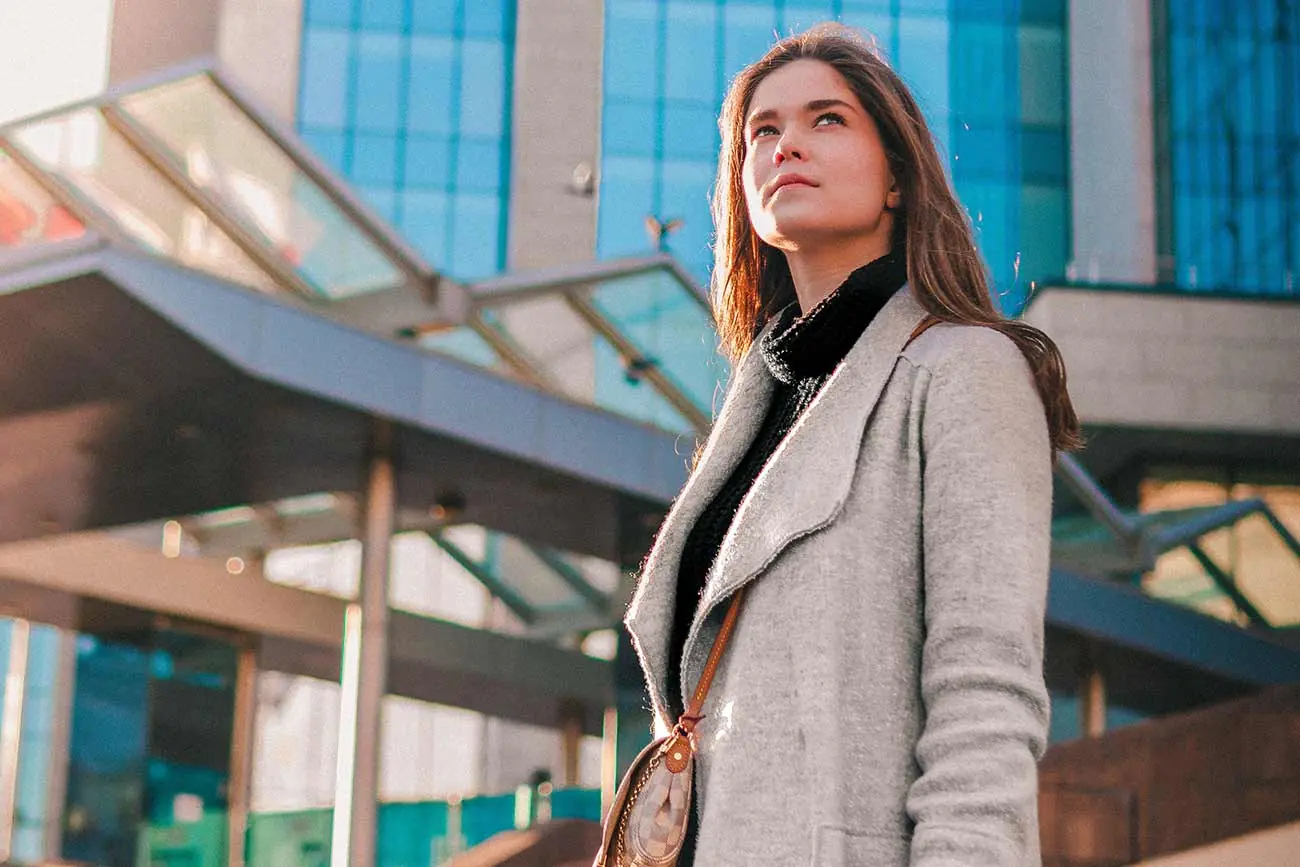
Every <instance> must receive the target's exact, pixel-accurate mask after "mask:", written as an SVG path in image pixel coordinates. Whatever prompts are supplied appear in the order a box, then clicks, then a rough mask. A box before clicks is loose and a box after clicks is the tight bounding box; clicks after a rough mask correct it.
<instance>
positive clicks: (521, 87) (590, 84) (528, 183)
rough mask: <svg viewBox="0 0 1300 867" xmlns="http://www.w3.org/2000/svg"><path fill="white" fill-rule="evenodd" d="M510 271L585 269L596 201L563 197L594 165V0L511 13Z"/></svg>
mask: <svg viewBox="0 0 1300 867" xmlns="http://www.w3.org/2000/svg"><path fill="white" fill-rule="evenodd" d="M516 26H517V30H516V43H515V92H514V103H513V112H514V141H513V148H512V160H513V164H512V172H511V181H510V243H509V266H510V270H512V271H513V270H522V269H530V268H545V267H550V266H555V265H568V264H572V263H574V262H586V261H589V260H590V259H591V258H592V257H593V256H594V255H595V250H596V197H595V195H587V196H583V195H577V194H575V193H573V192H571V191H570V184H571V182H572V179H573V172H574V169H575V168H577V167H578V166H579V165H580V164H583V163H585V164H587V165H588V166H590V167H592V170H593V171H594V170H595V167H596V166H597V165H598V164H599V160H600V100H601V57H602V53H603V48H604V4H603V2H602V0H528V2H526V3H520V4H519V6H518V22H517V25H516Z"/></svg>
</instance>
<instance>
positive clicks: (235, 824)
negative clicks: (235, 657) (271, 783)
mask: <svg viewBox="0 0 1300 867" xmlns="http://www.w3.org/2000/svg"><path fill="white" fill-rule="evenodd" d="M256 713H257V649H256V648H255V647H254V644H253V641H251V640H246V641H245V643H244V644H243V646H241V647H240V648H239V663H238V667H237V669H236V672H235V712H234V718H235V719H234V730H233V731H232V732H231V735H230V780H229V794H228V797H227V801H228V807H227V811H226V812H227V826H226V834H227V844H226V847H227V848H226V851H227V857H226V863H227V864H229V865H230V867H244V862H245V859H246V857H247V852H246V847H247V843H248V814H249V810H250V806H251V804H252V795H253V737H254V734H253V733H254V717H255V715H256Z"/></svg>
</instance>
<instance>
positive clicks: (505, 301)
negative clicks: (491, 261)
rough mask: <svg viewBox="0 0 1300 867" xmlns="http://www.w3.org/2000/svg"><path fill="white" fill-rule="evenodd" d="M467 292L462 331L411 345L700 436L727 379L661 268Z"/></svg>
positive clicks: (703, 324)
mask: <svg viewBox="0 0 1300 867" xmlns="http://www.w3.org/2000/svg"><path fill="white" fill-rule="evenodd" d="M467 288H468V291H469V292H470V294H471V297H472V298H473V306H474V312H473V314H472V315H471V317H470V319H469V321H468V322H467V323H466V325H465V326H463V327H460V328H455V329H447V328H428V329H422V330H421V338H420V339H421V342H422V343H423V345H425V346H426V347H428V348H430V349H433V350H435V351H438V352H444V353H448V354H452V355H455V356H457V357H459V358H461V359H463V360H466V361H469V362H471V363H474V364H478V365H481V366H484V367H490V368H493V369H496V370H499V371H501V372H504V373H507V374H509V375H512V376H516V377H520V378H522V379H525V380H526V381H530V382H532V383H534V384H536V385H538V386H540V387H542V388H546V389H548V390H551V391H553V392H556V393H559V394H563V395H565V396H566V397H569V398H572V399H574V400H579V401H583V402H588V403H594V404H595V405H597V406H600V407H603V408H605V409H609V410H611V411H613V412H617V413H619V414H621V415H624V416H629V417H632V418H635V419H638V420H640V421H645V422H648V423H650V424H653V425H655V426H657V427H661V428H664V429H667V430H671V431H674V432H678V433H683V434H692V435H699V434H703V433H704V432H705V431H707V429H708V427H709V424H710V421H711V417H712V407H713V400H714V395H715V394H717V393H718V390H719V387H720V385H721V384H722V383H723V382H724V381H725V378H726V375H727V372H728V368H727V365H726V364H725V362H724V361H723V359H722V358H721V356H720V355H719V354H718V344H717V337H716V332H715V331H714V329H713V324H712V317H711V315H710V312H709V308H708V304H707V302H706V300H705V298H704V295H703V292H702V291H701V290H700V289H699V287H697V286H696V285H695V284H694V283H693V282H692V281H691V279H690V278H689V277H688V276H687V275H686V274H685V273H684V272H683V271H682V269H681V268H680V266H678V265H677V263H676V262H675V261H674V260H673V259H672V258H671V257H670V256H667V255H656V256H649V257H644V258H628V259H619V260H611V261H605V262H598V263H593V264H591V265H588V266H583V267H577V268H570V269H563V270H557V271H549V272H537V273H533V274H514V275H507V276H505V277H501V278H497V279H494V280H488V281H483V282H481V283H478V284H474V285H471V286H469V287H467ZM539 323H544V327H539Z"/></svg>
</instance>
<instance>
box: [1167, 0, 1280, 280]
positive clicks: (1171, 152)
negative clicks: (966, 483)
mask: <svg viewBox="0 0 1300 867" xmlns="http://www.w3.org/2000/svg"><path fill="white" fill-rule="evenodd" d="M1163 6H1164V8H1165V10H1166V11H1167V22H1168V32H1167V33H1166V34H1165V37H1166V38H1165V40H1164V44H1163V45H1162V46H1161V50H1160V53H1159V56H1158V58H1157V62H1158V63H1161V64H1163V65H1164V66H1165V68H1166V69H1165V71H1166V73H1167V77H1168V83H1169V89H1168V104H1166V105H1160V106H1157V109H1156V110H1157V112H1158V115H1157V117H1158V118H1160V119H1162V120H1164V121H1165V123H1166V125H1167V128H1168V135H1169V148H1168V151H1167V153H1162V154H1158V155H1157V158H1158V159H1161V160H1166V159H1167V160H1168V166H1169V177H1170V180H1169V189H1167V190H1166V192H1165V194H1164V195H1163V196H1161V199H1162V200H1164V201H1168V202H1169V205H1170V211H1169V213H1166V214H1163V215H1162V217H1163V219H1164V220H1165V221H1166V222H1167V223H1168V224H1169V225H1170V227H1171V229H1172V238H1171V239H1170V240H1171V241H1172V249H1171V250H1162V251H1161V252H1162V253H1166V254H1172V256H1173V260H1174V266H1173V267H1174V273H1173V275H1172V276H1173V278H1174V281H1175V282H1176V283H1177V284H1178V285H1179V286H1181V287H1183V288H1184V289H1186V290H1188V291H1213V292H1239V293H1246V294H1264V295H1295V294H1296V291H1297V289H1296V274H1297V271H1300V209H1298V208H1296V207H1295V201H1296V198H1297V195H1298V194H1300V188H1298V187H1297V178H1300V172H1298V171H1297V165H1300V164H1298V163H1297V160H1296V154H1297V153H1300V112H1298V111H1296V105H1297V104H1298V101H1300V75H1297V72H1296V70H1297V69H1300V7H1297V6H1296V5H1295V4H1273V3H1238V2H1234V0H1187V2H1182V0H1179V2H1172V0H1171V2H1167V3H1164V4H1163ZM1288 203H1289V204H1288Z"/></svg>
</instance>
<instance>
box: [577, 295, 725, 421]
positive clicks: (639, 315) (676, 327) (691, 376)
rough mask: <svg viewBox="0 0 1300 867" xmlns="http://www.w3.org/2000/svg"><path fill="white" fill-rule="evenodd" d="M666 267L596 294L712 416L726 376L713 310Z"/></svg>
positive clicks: (607, 312) (606, 311) (600, 306)
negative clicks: (712, 318) (712, 317)
mask: <svg viewBox="0 0 1300 867" xmlns="http://www.w3.org/2000/svg"><path fill="white" fill-rule="evenodd" d="M691 292H692V290H691V289H688V288H687V287H685V286H683V285H682V284H681V283H679V282H677V280H676V278H675V277H673V276H672V275H671V274H669V273H667V272H664V271H651V272H648V273H645V274H638V275H636V276H633V277H624V278H621V279H618V280H610V281H607V282H605V283H603V284H601V285H600V286H599V287H598V288H596V289H593V290H592V292H591V295H590V297H591V301H592V303H593V304H594V305H595V307H596V309H597V310H599V311H600V313H602V314H603V315H604V316H605V318H607V319H609V320H610V321H611V322H612V323H614V325H615V326H617V328H618V330H619V331H620V332H622V333H623V334H624V335H626V336H627V337H628V338H629V339H630V340H631V341H632V342H633V343H634V344H635V345H636V347H637V348H638V349H639V350H640V351H641V352H642V353H643V354H644V356H645V357H646V359H648V360H649V361H650V362H651V363H653V364H655V365H657V366H658V367H659V368H660V370H662V371H663V372H664V374H665V375H666V376H667V377H668V378H669V379H670V380H671V381H672V382H673V384H674V385H675V386H676V387H677V388H678V389H679V390H680V391H682V392H683V393H684V394H685V395H686V396H687V397H688V398H689V399H690V401H691V402H692V403H693V404H695V406H696V408H697V409H699V410H700V411H702V412H704V413H705V414H706V415H707V414H709V412H710V411H711V408H712V406H713V396H714V393H715V392H716V391H717V388H718V385H719V384H720V382H721V381H722V380H723V379H724V378H725V376H726V370H725V365H724V364H723V361H722V359H721V357H720V356H719V355H718V341H717V333H716V332H715V331H714V330H713V325H712V320H711V317H710V315H709V312H708V310H707V309H706V308H705V307H704V305H702V304H701V303H700V302H699V301H698V300H697V299H695V298H692V297H691Z"/></svg>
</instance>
